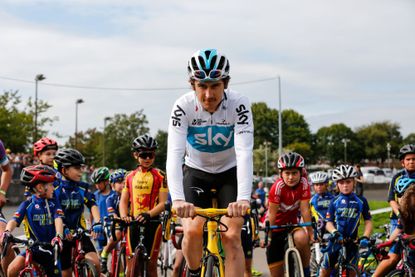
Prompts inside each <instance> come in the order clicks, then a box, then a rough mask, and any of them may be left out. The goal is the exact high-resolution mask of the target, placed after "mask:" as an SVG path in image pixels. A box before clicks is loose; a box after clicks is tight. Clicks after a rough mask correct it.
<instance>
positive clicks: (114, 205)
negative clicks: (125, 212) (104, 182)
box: [107, 192, 121, 217]
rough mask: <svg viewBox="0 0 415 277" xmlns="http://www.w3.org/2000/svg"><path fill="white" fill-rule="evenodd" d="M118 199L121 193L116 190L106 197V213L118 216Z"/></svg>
mask: <svg viewBox="0 0 415 277" xmlns="http://www.w3.org/2000/svg"><path fill="white" fill-rule="evenodd" d="M120 199H121V194H118V193H117V192H115V193H113V194H111V195H110V196H108V198H107V213H108V215H117V216H118V217H120V209H119V208H120Z"/></svg>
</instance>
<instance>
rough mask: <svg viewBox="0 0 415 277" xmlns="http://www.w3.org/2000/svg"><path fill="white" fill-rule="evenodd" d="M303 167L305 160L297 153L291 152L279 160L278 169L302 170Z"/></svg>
mask: <svg viewBox="0 0 415 277" xmlns="http://www.w3.org/2000/svg"><path fill="white" fill-rule="evenodd" d="M303 167H304V158H303V157H302V156H301V155H300V154H298V153H296V152H289V153H286V154H283V155H281V157H280V158H279V159H278V168H279V169H280V170H282V169H287V168H298V169H302V168H303Z"/></svg>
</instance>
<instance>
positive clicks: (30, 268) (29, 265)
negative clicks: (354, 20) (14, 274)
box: [19, 246, 45, 276]
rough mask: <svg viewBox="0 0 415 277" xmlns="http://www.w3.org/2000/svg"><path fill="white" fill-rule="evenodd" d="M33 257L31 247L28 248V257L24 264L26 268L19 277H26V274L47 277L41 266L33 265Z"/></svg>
mask: <svg viewBox="0 0 415 277" xmlns="http://www.w3.org/2000/svg"><path fill="white" fill-rule="evenodd" d="M32 257H33V253H32V250H30V247H29V246H28V247H27V248H26V256H25V262H24V265H25V267H24V268H23V269H22V270H21V271H20V272H19V276H24V274H25V273H30V275H31V276H45V273H44V272H43V270H42V268H41V267H40V266H39V265H37V264H35V263H33V259H32Z"/></svg>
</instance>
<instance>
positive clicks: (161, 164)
mask: <svg viewBox="0 0 415 277" xmlns="http://www.w3.org/2000/svg"><path fill="white" fill-rule="evenodd" d="M156 140H157V143H158V148H157V152H156V154H157V155H156V160H155V162H154V166H155V167H158V168H159V169H161V170H163V171H166V160H167V132H166V131H162V130H158V132H157V134H156Z"/></svg>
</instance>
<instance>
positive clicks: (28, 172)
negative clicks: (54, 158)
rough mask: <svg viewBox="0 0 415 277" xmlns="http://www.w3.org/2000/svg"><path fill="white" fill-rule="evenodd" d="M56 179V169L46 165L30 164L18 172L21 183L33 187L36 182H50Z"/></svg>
mask: <svg viewBox="0 0 415 277" xmlns="http://www.w3.org/2000/svg"><path fill="white" fill-rule="evenodd" d="M55 180H56V171H55V170H53V168H51V167H50V166H47V165H31V166H28V167H25V168H23V170H22V172H21V173H20V181H21V182H22V185H24V186H28V187H34V186H35V185H37V184H38V183H52V182H54V181H55Z"/></svg>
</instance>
